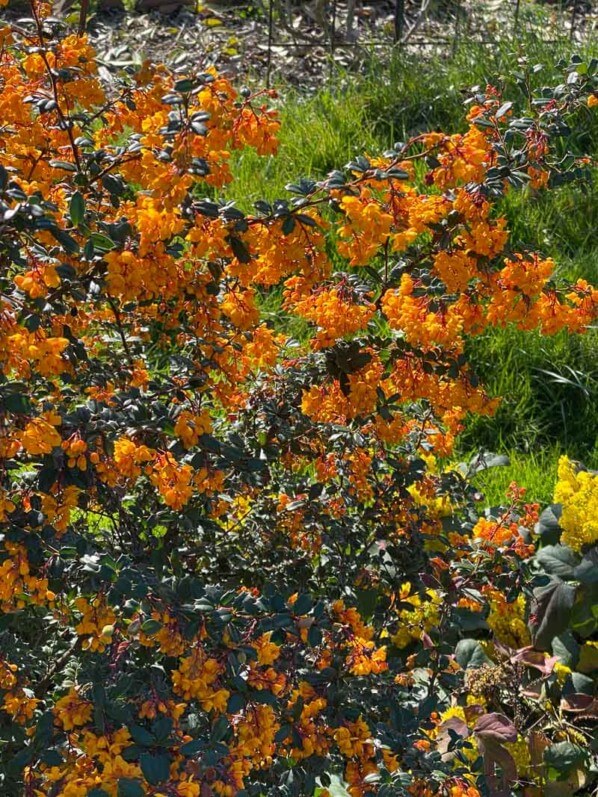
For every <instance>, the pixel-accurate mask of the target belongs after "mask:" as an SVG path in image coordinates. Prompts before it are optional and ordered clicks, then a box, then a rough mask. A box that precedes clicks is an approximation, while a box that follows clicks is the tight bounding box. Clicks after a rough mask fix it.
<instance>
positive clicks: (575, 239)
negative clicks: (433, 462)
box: [232, 31, 598, 501]
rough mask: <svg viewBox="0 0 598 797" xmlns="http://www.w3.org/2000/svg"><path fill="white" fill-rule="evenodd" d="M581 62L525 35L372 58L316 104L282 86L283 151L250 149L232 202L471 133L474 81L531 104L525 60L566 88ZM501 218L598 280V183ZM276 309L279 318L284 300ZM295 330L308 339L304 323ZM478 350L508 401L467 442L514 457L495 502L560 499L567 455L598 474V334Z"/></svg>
mask: <svg viewBox="0 0 598 797" xmlns="http://www.w3.org/2000/svg"><path fill="white" fill-rule="evenodd" d="M596 50H597V48H596V47H594V52H593V53H590V52H589V48H586V51H585V52H581V53H580V54H581V55H582V56H585V57H588V56H589V55H596ZM571 55H572V50H571V45H570V43H569V41H568V40H567V39H566V38H564V37H563V38H562V39H560V40H559V41H558V42H557V43H556V44H549V45H547V44H544V43H542V42H541V41H540V40H539V39H538V38H537V36H536V35H535V34H533V33H526V32H525V31H524V32H522V33H521V34H520V35H519V36H518V37H517V40H509V39H508V38H504V39H502V40H501V42H500V43H497V45H496V46H495V47H492V48H484V47H481V46H476V45H471V44H467V43H466V44H463V45H462V46H461V47H460V48H459V49H458V50H457V51H456V52H455V53H454V55H453V57H450V58H444V59H440V58H427V59H424V58H423V57H422V56H421V55H415V54H411V55H409V54H408V53H395V54H394V55H393V56H392V57H391V58H390V60H389V61H388V62H387V63H381V62H380V61H379V60H377V58H376V57H374V56H372V57H371V58H370V59H369V60H366V62H365V63H364V64H363V67H362V69H361V72H360V73H359V74H357V75H355V74H352V75H347V74H346V73H338V74H336V75H335V76H334V77H333V78H332V79H331V80H329V81H327V82H326V85H324V86H323V87H322V88H321V89H320V90H319V91H317V92H316V93H315V94H312V95H310V96H302V95H301V94H299V93H297V91H294V90H287V89H285V87H281V92H280V94H281V101H280V110H281V121H282V130H281V134H280V151H279V154H278V155H277V156H276V157H275V158H269V159H265V160H264V159H262V158H259V157H257V156H256V155H255V154H254V153H253V152H250V151H246V152H244V153H242V154H241V155H238V156H237V157H236V158H235V159H234V161H233V164H232V165H233V171H234V175H235V180H234V182H233V184H232V185H233V191H234V194H233V195H232V198H235V199H236V200H237V201H238V204H239V205H240V206H241V207H243V208H244V209H246V210H249V209H250V208H251V205H252V203H253V202H254V201H255V200H257V199H267V200H273V199H275V198H278V197H281V196H285V192H284V186H285V184H286V183H287V182H290V181H292V180H294V179H296V178H298V177H301V176H309V177H314V178H318V177H322V176H324V175H325V174H326V173H327V172H329V171H330V170H332V169H334V168H337V167H338V166H342V165H344V164H345V163H346V162H347V161H348V160H350V159H351V158H352V157H353V156H354V155H356V154H359V153H377V152H381V151H384V150H385V149H388V148H389V146H391V145H392V144H393V143H394V142H395V141H397V140H405V139H406V138H408V137H409V136H410V135H413V134H415V133H418V132H420V131H423V130H437V129H443V130H449V131H454V130H459V129H463V125H464V107H463V100H464V98H465V96H466V95H467V93H468V91H469V89H470V88H471V86H472V85H475V84H479V85H482V86H484V85H485V84H486V83H488V82H492V83H493V84H494V85H499V86H501V87H502V88H503V89H504V90H505V91H506V93H507V94H508V96H509V97H513V96H517V94H519V95H520V99H524V97H523V95H522V94H521V91H520V89H519V88H518V87H517V85H516V81H515V80H514V78H513V73H514V72H516V71H517V70H518V69H521V63H520V59H521V58H523V57H525V58H527V60H528V63H530V64H535V63H541V64H542V65H543V69H542V70H541V71H540V72H538V73H537V74H536V75H535V76H534V78H533V80H534V82H535V84H536V85H537V86H539V85H543V84H545V85H550V84H555V83H556V82H559V80H560V78H561V71H560V70H559V69H558V68H557V62H558V60H559V59H560V58H566V59H567V60H568V59H569V57H570V56H571ZM597 116H598V115H596V114H595V113H594V115H593V117H591V116H590V115H589V114H588V117H587V120H585V119H584V120H583V122H582V124H580V126H579V130H578V131H576V134H575V137H574V139H575V140H574V145H575V146H576V147H577V148H578V149H579V151H580V152H582V151H583V152H593V153H596V152H597V151H598V121H597ZM501 210H502V212H504V213H505V214H506V215H507V217H508V220H509V225H510V229H511V231H512V241H513V242H514V243H515V244H517V245H519V244H520V245H527V246H530V247H532V248H534V249H535V250H536V251H538V252H540V253H541V254H543V255H545V256H550V257H553V258H554V260H555V262H556V263H557V266H558V269H557V273H558V274H559V275H560V276H562V277H563V278H565V279H575V278H578V277H583V278H585V279H588V280H589V281H590V282H598V236H597V235H596V230H598V188H597V186H596V185H595V184H594V186H592V187H589V188H588V189H585V190H582V188H580V187H579V186H577V187H573V186H565V187H563V188H561V189H558V190H556V191H552V192H550V193H548V192H547V193H545V194H543V195H542V196H540V197H534V198H530V196H529V195H527V196H526V195H525V194H522V193H513V194H511V195H509V196H508V197H507V198H506V199H505V200H504V201H503V203H502V208H501ZM267 309H268V310H269V311H270V312H271V313H272V314H273V315H275V314H276V310H277V298H276V297H275V296H273V297H270V299H269V301H268V307H267ZM288 331H290V332H291V334H294V335H296V336H297V335H300V334H301V325H296V328H295V327H294V328H293V329H292V330H288ZM469 350H470V356H471V360H472V362H473V363H474V366H475V368H476V370H477V372H478V373H479V375H480V377H481V378H482V381H483V382H484V384H485V385H486V386H487V388H488V390H489V392H490V393H491V394H492V395H500V396H503V397H504V400H503V403H502V405H501V407H500V409H499V410H498V412H497V413H496V416H495V417H493V418H491V419H488V418H475V419H472V420H471V421H470V423H469V424H468V426H467V429H466V431H465V433H464V435H463V436H462V442H461V445H462V451H474V450H476V449H479V448H485V449H490V450H494V451H499V452H501V453H507V454H509V455H510V457H511V460H512V464H511V466H510V467H509V468H504V469H496V470H495V471H492V472H491V473H490V474H488V475H487V476H484V477H483V479H485V480H486V486H485V487H484V489H485V490H487V491H488V496H489V498H490V500H499V498H500V494H501V493H504V489H506V487H507V486H508V484H509V482H510V481H512V480H513V479H515V480H517V481H519V482H520V483H521V484H523V485H526V486H528V488H529V496H530V498H532V499H534V500H542V501H546V500H549V499H550V496H551V494H552V484H553V482H554V473H555V467H556V460H557V458H558V455H559V453H562V452H567V453H568V454H569V455H570V456H572V457H574V458H576V459H580V460H582V461H584V462H585V463H586V464H587V465H589V466H591V467H596V466H598V442H597V432H598V354H597V352H598V330H593V331H591V332H590V333H588V334H587V335H584V336H576V337H572V336H568V335H567V334H564V333H563V334H559V335H556V336H554V337H550V338H542V337H540V336H539V335H537V334H529V333H527V334H524V333H522V332H519V331H518V330H516V329H512V328H507V329H504V330H493V331H491V332H489V333H487V334H485V335H484V336H482V337H480V338H478V339H476V340H474V341H472V342H471V344H470V347H469ZM547 372H549V373H547ZM480 478H482V477H480Z"/></svg>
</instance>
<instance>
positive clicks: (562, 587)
mask: <svg viewBox="0 0 598 797" xmlns="http://www.w3.org/2000/svg"><path fill="white" fill-rule="evenodd" d="M575 593H576V587H575V586H574V585H572V584H567V583H566V582H564V581H560V580H558V579H553V580H551V581H549V582H548V584H546V585H545V586H543V587H537V588H536V589H535V590H534V599H535V608H534V612H533V615H534V617H535V622H534V623H533V625H532V628H531V631H532V641H533V644H534V647H535V648H538V649H539V650H550V643H551V642H552V640H553V639H554V637H555V636H558V635H559V634H561V633H562V632H563V631H565V630H566V628H567V625H568V623H569V618H570V617H571V608H572V607H573V604H574V602H575Z"/></svg>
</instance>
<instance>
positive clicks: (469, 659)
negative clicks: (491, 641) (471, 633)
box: [455, 639, 492, 670]
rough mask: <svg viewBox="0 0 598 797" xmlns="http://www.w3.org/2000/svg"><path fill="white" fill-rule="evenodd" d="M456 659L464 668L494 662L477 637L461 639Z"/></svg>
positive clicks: (456, 649)
mask: <svg viewBox="0 0 598 797" xmlns="http://www.w3.org/2000/svg"><path fill="white" fill-rule="evenodd" d="M455 659H456V660H457V662H458V663H459V665H460V666H461V667H463V669H464V670H468V669H473V668H476V667H481V666H482V665H483V664H491V663H492V662H491V660H490V659H489V658H488V656H486V654H485V653H484V648H483V647H482V646H481V645H480V643H479V642H478V640H477V639H462V640H460V641H459V642H458V643H457V647H456V648H455Z"/></svg>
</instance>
